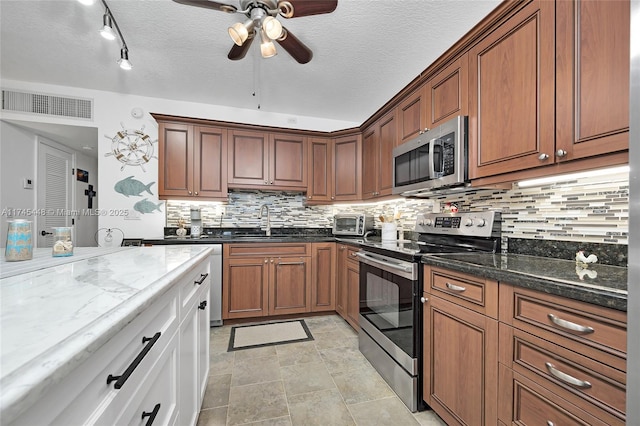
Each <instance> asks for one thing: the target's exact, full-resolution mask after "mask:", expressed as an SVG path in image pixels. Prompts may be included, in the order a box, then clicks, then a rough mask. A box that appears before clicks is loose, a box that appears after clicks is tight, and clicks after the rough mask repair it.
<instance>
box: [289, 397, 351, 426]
mask: <svg viewBox="0 0 640 426" xmlns="http://www.w3.org/2000/svg"><path fill="white" fill-rule="evenodd" d="M288 401H289V411H290V413H291V422H292V423H293V425H294V426H315V425H317V426H329V425H334V426H342V425H345V426H347V425H355V422H354V421H353V418H352V417H351V414H350V413H349V410H348V409H347V406H346V405H345V403H344V401H343V400H342V397H341V396H340V393H339V392H338V390H337V389H334V390H322V391H318V392H310V393H303V394H300V395H293V396H290V397H288Z"/></svg>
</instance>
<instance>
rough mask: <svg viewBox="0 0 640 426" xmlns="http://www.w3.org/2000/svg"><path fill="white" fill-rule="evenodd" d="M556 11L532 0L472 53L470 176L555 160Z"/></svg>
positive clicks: (498, 172)
mask: <svg viewBox="0 0 640 426" xmlns="http://www.w3.org/2000/svg"><path fill="white" fill-rule="evenodd" d="M554 10H555V3H554V2H551V1H544V0H538V1H532V2H531V3H529V4H527V5H526V6H525V7H523V8H522V9H521V10H519V11H518V12H517V13H516V14H515V15H513V16H512V17H511V18H509V19H508V20H507V21H506V22H505V23H504V24H502V25H501V26H500V27H498V28H497V29H496V30H494V31H493V32H491V33H490V34H489V35H488V36H487V37H485V38H484V39H482V40H481V41H480V42H479V43H478V44H476V45H475V46H474V47H472V48H471V50H470V52H469V64H470V66H469V70H470V71H469V99H470V102H469V177H470V178H471V179H474V178H480V177H486V176H493V175H497V174H500V173H506V172H510V171H516V170H522V169H527V168H532V167H536V166H541V165H546V164H551V163H552V162H553V152H554V146H555V143H554V133H555V132H554V119H555V115H554V77H555V71H554V70H555V64H554V58H555V55H554V33H555V29H554Z"/></svg>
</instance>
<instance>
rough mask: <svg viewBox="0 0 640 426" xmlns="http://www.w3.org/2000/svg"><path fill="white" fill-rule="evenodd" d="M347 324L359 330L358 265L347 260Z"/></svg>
mask: <svg viewBox="0 0 640 426" xmlns="http://www.w3.org/2000/svg"><path fill="white" fill-rule="evenodd" d="M347 289H348V290H347V292H348V296H347V322H348V323H349V324H351V327H353V328H354V329H356V330H360V326H359V325H358V324H359V323H360V320H359V316H360V264H359V263H358V262H354V261H353V260H347Z"/></svg>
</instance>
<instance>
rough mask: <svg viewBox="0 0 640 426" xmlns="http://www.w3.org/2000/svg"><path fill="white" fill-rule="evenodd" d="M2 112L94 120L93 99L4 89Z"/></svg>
mask: <svg viewBox="0 0 640 426" xmlns="http://www.w3.org/2000/svg"><path fill="white" fill-rule="evenodd" d="M2 110H3V111H15V112H24V113H29V114H38V115H49V116H55V117H67V118H78V119H82V120H93V99H88V98H70V97H66V96H56V95H48V94H45V93H30V92H17V91H13V90H5V89H2Z"/></svg>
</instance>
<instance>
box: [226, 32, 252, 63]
mask: <svg viewBox="0 0 640 426" xmlns="http://www.w3.org/2000/svg"><path fill="white" fill-rule="evenodd" d="M253 39H254V37H250V38H248V39H247V40H245V42H244V43H242V46H238V45H237V44H235V43H234V44H233V47H231V50H230V51H229V54H228V55H227V58H229V59H231V60H232V61H239V60H240V59H242V58H244V57H245V55H246V54H247V52H248V51H249V47H250V46H251V43H252V42H253Z"/></svg>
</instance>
